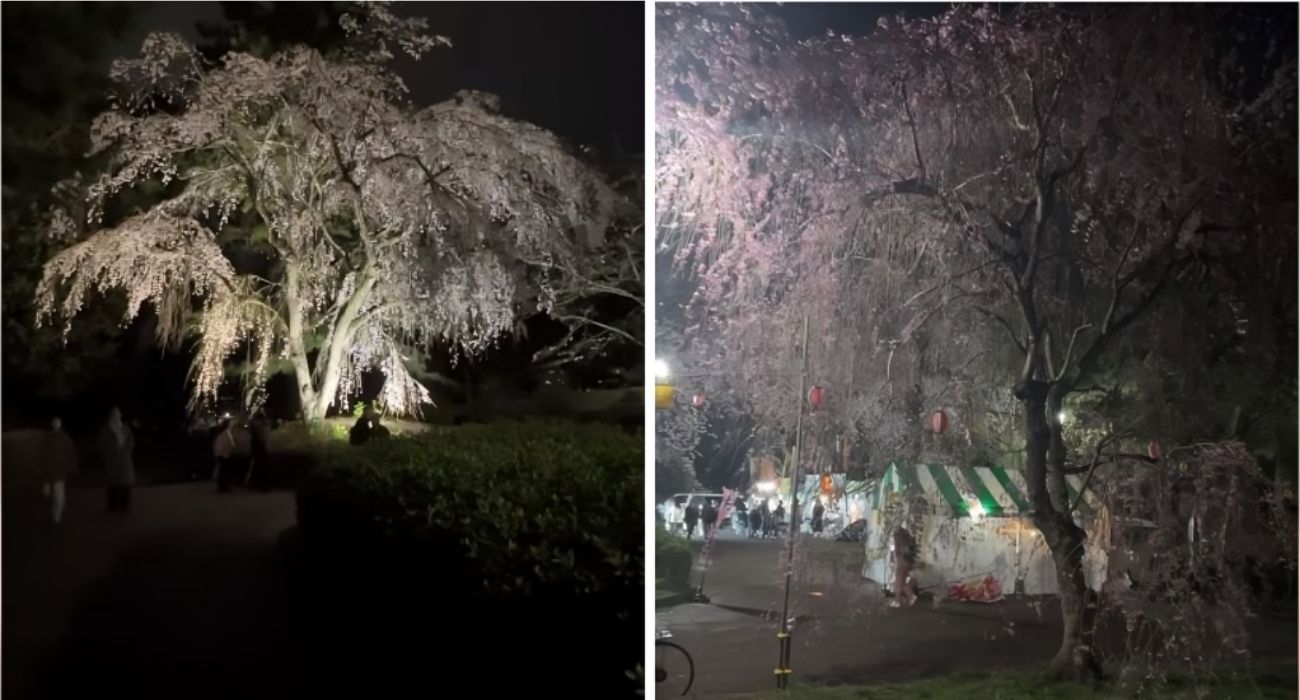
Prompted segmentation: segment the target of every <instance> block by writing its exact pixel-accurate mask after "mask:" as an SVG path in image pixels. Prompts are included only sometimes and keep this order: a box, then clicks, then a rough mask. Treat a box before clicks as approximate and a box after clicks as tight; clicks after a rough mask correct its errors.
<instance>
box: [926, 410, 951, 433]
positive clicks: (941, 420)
mask: <svg viewBox="0 0 1300 700" xmlns="http://www.w3.org/2000/svg"><path fill="white" fill-rule="evenodd" d="M930 427H931V428H932V429H934V432H936V433H943V432H944V431H946V430H947V429H948V414H947V413H944V412H943V411H942V410H939V411H935V412H934V415H933V416H930Z"/></svg>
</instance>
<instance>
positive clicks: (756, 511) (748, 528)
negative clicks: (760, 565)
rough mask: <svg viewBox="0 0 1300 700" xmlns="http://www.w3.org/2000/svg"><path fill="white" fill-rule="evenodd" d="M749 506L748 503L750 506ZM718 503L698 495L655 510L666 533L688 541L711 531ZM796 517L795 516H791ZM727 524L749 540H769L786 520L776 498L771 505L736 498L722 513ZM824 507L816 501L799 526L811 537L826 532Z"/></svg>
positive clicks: (782, 503)
mask: <svg viewBox="0 0 1300 700" xmlns="http://www.w3.org/2000/svg"><path fill="white" fill-rule="evenodd" d="M751 503H752V504H751ZM719 507H720V506H719V502H718V500H717V499H716V498H706V497H700V496H692V497H688V498H687V499H685V500H678V499H674V500H670V501H668V502H665V503H664V504H661V505H660V507H659V515H660V519H661V520H662V521H663V522H664V524H665V527H666V529H667V530H668V531H670V532H676V533H679V534H683V535H685V536H686V538H687V539H688V540H689V539H691V538H693V537H695V536H696V535H697V534H700V535H703V536H704V537H706V538H707V537H709V536H710V535H711V534H712V532H711V528H712V527H716V526H717V524H718V523H717V520H718V509H719ZM794 517H795V518H798V517H799V516H798V514H795V516H794ZM728 520H729V521H730V525H731V529H732V531H733V532H735V533H736V534H737V535H739V536H741V537H744V538H749V539H773V538H779V537H781V535H782V533H784V532H785V530H786V528H788V527H789V524H790V521H789V520H788V519H787V518H786V507H785V500H784V499H781V498H778V499H776V505H775V506H772V505H771V504H770V502H769V499H767V498H764V497H762V496H754V497H751V498H750V499H746V498H745V497H743V496H742V497H739V498H737V499H736V501H735V504H734V506H733V510H732V512H730V513H728V514H726V516H724V518H723V522H724V523H726V522H727V521H728ZM826 524H827V518H826V506H825V504H823V503H822V502H821V500H817V501H816V502H815V503H814V505H813V508H812V516H811V518H809V519H808V520H807V521H806V522H804V523H803V525H804V526H805V527H806V528H807V531H808V532H811V533H812V534H813V536H815V537H821V536H823V534H824V533H825V531H826Z"/></svg>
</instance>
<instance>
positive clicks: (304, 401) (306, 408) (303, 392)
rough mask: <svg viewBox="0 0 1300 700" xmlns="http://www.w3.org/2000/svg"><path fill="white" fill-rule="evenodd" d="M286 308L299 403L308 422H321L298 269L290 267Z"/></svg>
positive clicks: (286, 287) (286, 291) (286, 275)
mask: <svg viewBox="0 0 1300 700" xmlns="http://www.w3.org/2000/svg"><path fill="white" fill-rule="evenodd" d="M285 273H286V274H285V277H286V279H285V282H286V284H285V306H286V307H288V312H289V337H288V343H289V358H290V360H292V362H293V374H294V381H295V382H296V383H297V385H298V401H299V405H300V406H301V407H302V417H303V419H304V420H307V421H315V420H320V419H321V418H324V417H325V414H324V412H320V413H319V414H318V413H317V411H316V388H315V387H314V386H313V385H312V377H311V367H310V366H309V365H308V364H307V348H306V346H305V345H304V344H303V339H302V334H303V330H304V329H303V322H302V311H301V310H300V309H299V308H298V303H299V296H298V268H297V267H295V266H293V265H290V266H288V269H286V271H285Z"/></svg>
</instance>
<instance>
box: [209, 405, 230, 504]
mask: <svg viewBox="0 0 1300 700" xmlns="http://www.w3.org/2000/svg"><path fill="white" fill-rule="evenodd" d="M234 455H235V434H234V433H233V432H231V430H230V421H229V420H224V421H221V428H220V430H218V431H217V436H216V437H214V438H212V463H213V468H212V478H213V480H214V481H216V482H217V491H219V492H221V493H229V492H230V482H231V480H232V479H233V478H234V474H233V473H232V472H233V471H234V469H233V466H232V464H231V458H232V457H234Z"/></svg>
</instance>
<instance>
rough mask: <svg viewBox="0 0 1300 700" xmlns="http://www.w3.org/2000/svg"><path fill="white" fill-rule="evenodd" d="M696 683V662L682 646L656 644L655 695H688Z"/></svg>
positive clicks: (670, 643)
mask: <svg viewBox="0 0 1300 700" xmlns="http://www.w3.org/2000/svg"><path fill="white" fill-rule="evenodd" d="M694 682H695V660H694V659H692V658H691V655H690V654H689V653H687V651H686V650H685V649H683V648H682V647H681V646H680V645H678V644H676V643H674V642H665V641H662V640H659V641H656V642H655V695H656V696H658V695H659V694H660V693H663V696H664V697H672V696H676V695H686V694H687V693H689V692H690V691H691V684H693V683H694Z"/></svg>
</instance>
